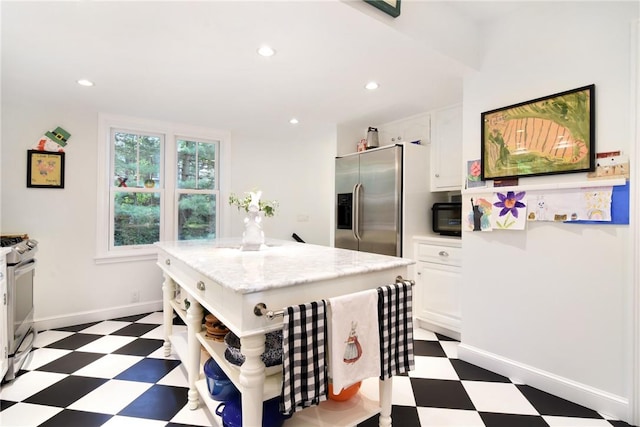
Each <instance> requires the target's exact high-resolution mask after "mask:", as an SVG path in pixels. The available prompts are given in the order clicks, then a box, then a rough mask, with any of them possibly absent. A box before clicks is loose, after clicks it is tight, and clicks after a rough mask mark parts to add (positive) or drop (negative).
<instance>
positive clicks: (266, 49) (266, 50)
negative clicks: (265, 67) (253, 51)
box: [258, 46, 276, 57]
mask: <svg viewBox="0 0 640 427" xmlns="http://www.w3.org/2000/svg"><path fill="white" fill-rule="evenodd" d="M275 54H276V51H275V50H274V49H273V48H272V47H270V46H260V48H259V49H258V55H260V56H265V57H269V56H273V55H275Z"/></svg>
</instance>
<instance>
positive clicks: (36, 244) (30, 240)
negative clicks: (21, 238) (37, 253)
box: [26, 239, 38, 248]
mask: <svg viewBox="0 0 640 427" xmlns="http://www.w3.org/2000/svg"><path fill="white" fill-rule="evenodd" d="M26 244H27V246H29V247H30V248H35V247H36V246H38V242H37V241H36V240H33V239H29V240H27V242H26Z"/></svg>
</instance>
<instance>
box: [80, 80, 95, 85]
mask: <svg viewBox="0 0 640 427" xmlns="http://www.w3.org/2000/svg"><path fill="white" fill-rule="evenodd" d="M77 83H78V84H79V85H80V86H93V84H94V83H93V82H92V81H91V80H87V79H80V80H78V82H77Z"/></svg>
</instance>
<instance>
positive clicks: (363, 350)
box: [328, 289, 380, 394]
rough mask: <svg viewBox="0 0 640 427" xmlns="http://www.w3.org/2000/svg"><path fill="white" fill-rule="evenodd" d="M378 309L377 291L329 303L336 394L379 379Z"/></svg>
mask: <svg viewBox="0 0 640 427" xmlns="http://www.w3.org/2000/svg"><path fill="white" fill-rule="evenodd" d="M377 307H378V292H377V290H375V289H371V290H367V291H362V292H357V293H353V294H349V295H345V296H341V297H336V298H330V299H329V316H328V320H329V326H328V329H329V343H330V345H329V353H330V359H329V360H330V364H329V372H330V374H329V376H330V377H331V379H332V383H333V391H334V393H336V394H337V393H339V392H340V390H341V389H343V388H346V387H349V386H350V385H352V384H355V383H357V382H358V381H361V380H363V379H366V378H370V377H377V376H380V335H379V333H378V309H377Z"/></svg>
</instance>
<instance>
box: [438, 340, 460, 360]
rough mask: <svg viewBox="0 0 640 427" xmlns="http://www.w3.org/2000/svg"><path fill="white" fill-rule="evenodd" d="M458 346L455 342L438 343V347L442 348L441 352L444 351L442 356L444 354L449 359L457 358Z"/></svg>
mask: <svg viewBox="0 0 640 427" xmlns="http://www.w3.org/2000/svg"><path fill="white" fill-rule="evenodd" d="M459 344H460V343H459V342H457V341H440V346H441V347H442V350H444V354H446V355H447V357H448V358H449V359H457V358H458V345H459Z"/></svg>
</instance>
